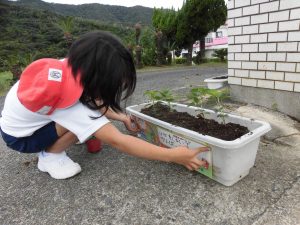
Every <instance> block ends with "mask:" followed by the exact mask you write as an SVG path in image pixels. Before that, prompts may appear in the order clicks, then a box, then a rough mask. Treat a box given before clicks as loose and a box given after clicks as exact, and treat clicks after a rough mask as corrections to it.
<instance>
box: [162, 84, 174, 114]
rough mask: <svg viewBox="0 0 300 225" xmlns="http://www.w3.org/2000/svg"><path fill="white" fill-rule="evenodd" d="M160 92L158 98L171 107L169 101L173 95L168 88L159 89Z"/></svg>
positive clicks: (172, 99)
mask: <svg viewBox="0 0 300 225" xmlns="http://www.w3.org/2000/svg"><path fill="white" fill-rule="evenodd" d="M159 94H160V100H162V101H166V102H167V103H168V105H169V108H170V109H171V102H172V101H174V100H175V97H174V95H173V94H172V92H171V91H170V90H168V89H164V90H162V91H159Z"/></svg>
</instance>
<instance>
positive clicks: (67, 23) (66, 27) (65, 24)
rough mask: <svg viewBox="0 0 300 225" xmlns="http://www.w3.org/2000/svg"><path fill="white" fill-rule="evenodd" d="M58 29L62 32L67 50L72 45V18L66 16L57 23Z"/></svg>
mask: <svg viewBox="0 0 300 225" xmlns="http://www.w3.org/2000/svg"><path fill="white" fill-rule="evenodd" d="M58 25H59V27H60V29H62V31H63V32H64V38H65V40H66V44H67V47H68V48H69V47H70V46H71V45H72V43H73V35H72V31H73V29H74V17H71V16H68V17H66V18H65V19H63V20H61V21H60V22H59V24H58Z"/></svg>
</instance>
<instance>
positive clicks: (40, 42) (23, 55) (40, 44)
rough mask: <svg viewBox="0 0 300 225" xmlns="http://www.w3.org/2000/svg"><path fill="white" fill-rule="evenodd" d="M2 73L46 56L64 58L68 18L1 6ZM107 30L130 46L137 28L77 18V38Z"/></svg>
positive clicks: (75, 35)
mask: <svg viewBox="0 0 300 225" xmlns="http://www.w3.org/2000/svg"><path fill="white" fill-rule="evenodd" d="M0 15H1V17H0V33H1V37H0V71H7V70H11V66H12V65H14V64H25V65H26V64H27V63H29V62H30V61H32V60H33V59H38V58H42V57H52V58H60V57H64V56H65V55H66V53H67V45H66V42H65V39H64V32H63V30H62V29H61V27H60V25H59V24H60V23H61V21H63V20H65V19H66V17H64V16H62V15H58V14H55V13H52V12H49V11H45V10H36V9H31V8H27V7H23V6H22V7H20V6H15V5H7V4H3V3H0ZM93 30H106V31H110V32H111V33H113V34H115V35H117V36H118V37H119V38H120V39H122V40H123V42H124V43H125V44H126V43H128V42H129V40H130V39H132V36H133V35H134V30H133V28H130V27H124V26H117V25H114V26H113V25H110V24H107V23H101V22H99V21H95V20H85V19H81V18H74V26H73V29H72V35H73V36H74V38H76V37H78V36H79V35H81V34H84V33H86V32H88V31H93Z"/></svg>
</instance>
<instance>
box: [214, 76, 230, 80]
mask: <svg viewBox="0 0 300 225" xmlns="http://www.w3.org/2000/svg"><path fill="white" fill-rule="evenodd" d="M227 78H228V76H220V77H214V78H213V79H215V80H218V79H227Z"/></svg>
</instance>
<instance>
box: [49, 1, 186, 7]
mask: <svg viewBox="0 0 300 225" xmlns="http://www.w3.org/2000/svg"><path fill="white" fill-rule="evenodd" d="M43 1H44V2H53V3H61V4H73V5H78V4H86V3H99V4H104V5H120V6H127V7H131V6H136V5H142V6H145V7H150V8H154V7H156V8H160V7H163V8H172V6H173V7H174V8H175V9H178V8H181V6H182V3H183V0H43Z"/></svg>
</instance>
